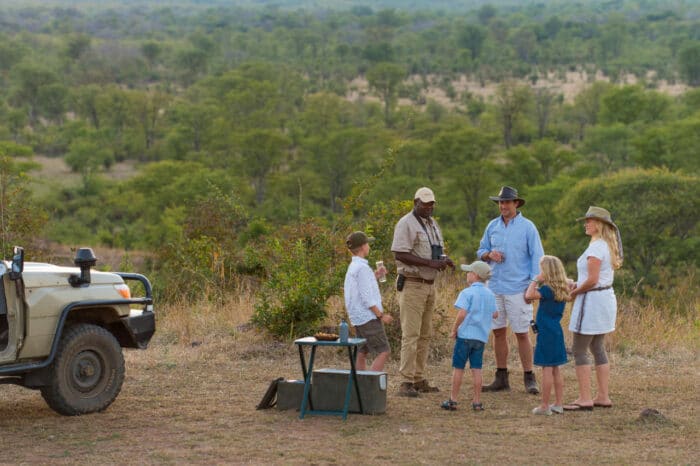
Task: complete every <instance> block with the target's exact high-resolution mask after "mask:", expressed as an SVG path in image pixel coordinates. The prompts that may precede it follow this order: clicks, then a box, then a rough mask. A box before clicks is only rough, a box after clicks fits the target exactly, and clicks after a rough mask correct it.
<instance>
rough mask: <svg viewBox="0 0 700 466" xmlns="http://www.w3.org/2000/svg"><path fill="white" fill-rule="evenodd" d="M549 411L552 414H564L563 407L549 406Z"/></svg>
mask: <svg viewBox="0 0 700 466" xmlns="http://www.w3.org/2000/svg"><path fill="white" fill-rule="evenodd" d="M549 410H550V411H552V412H553V413H554V414H564V407H563V406H561V405H549Z"/></svg>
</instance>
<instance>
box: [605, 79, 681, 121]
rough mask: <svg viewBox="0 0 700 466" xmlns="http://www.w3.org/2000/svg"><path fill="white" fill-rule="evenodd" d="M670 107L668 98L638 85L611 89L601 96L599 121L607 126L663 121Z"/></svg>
mask: <svg viewBox="0 0 700 466" xmlns="http://www.w3.org/2000/svg"><path fill="white" fill-rule="evenodd" d="M670 105H671V101H670V99H669V98H668V97H666V96H663V95H661V94H659V93H658V92H654V91H646V90H644V88H642V87H641V86H639V85H634V86H622V87H613V88H611V89H609V90H608V91H607V92H606V93H605V94H604V95H603V96H602V100H601V107H600V119H601V121H602V122H604V123H608V124H609V123H623V124H627V125H629V124H631V123H634V122H636V121H642V122H651V121H656V120H660V119H663V117H664V115H665V113H666V111H667V110H668V108H669V107H670Z"/></svg>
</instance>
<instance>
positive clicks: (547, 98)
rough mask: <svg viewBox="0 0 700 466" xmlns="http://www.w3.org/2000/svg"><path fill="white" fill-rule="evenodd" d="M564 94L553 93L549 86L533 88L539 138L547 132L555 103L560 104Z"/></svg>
mask: <svg viewBox="0 0 700 466" xmlns="http://www.w3.org/2000/svg"><path fill="white" fill-rule="evenodd" d="M563 101H564V96H563V95H561V94H554V93H553V92H552V91H551V90H550V89H549V88H546V87H538V88H537V89H535V115H536V116H537V134H538V136H539V137H540V139H541V138H543V137H545V135H546V133H547V125H548V124H549V118H550V116H551V114H552V110H553V108H554V106H555V105H561V104H562V102H563Z"/></svg>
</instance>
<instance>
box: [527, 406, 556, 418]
mask: <svg viewBox="0 0 700 466" xmlns="http://www.w3.org/2000/svg"><path fill="white" fill-rule="evenodd" d="M532 414H539V415H542V416H551V415H552V410H551V409H549V408H543V407H542V406H537V407H536V408H535V409H533V410H532Z"/></svg>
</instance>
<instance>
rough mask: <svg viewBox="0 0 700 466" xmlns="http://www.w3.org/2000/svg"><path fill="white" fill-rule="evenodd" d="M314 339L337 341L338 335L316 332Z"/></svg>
mask: <svg viewBox="0 0 700 466" xmlns="http://www.w3.org/2000/svg"><path fill="white" fill-rule="evenodd" d="M314 338H316V339H317V340H319V341H335V340H337V339H338V334H337V333H323V332H318V333H317V334H316V335H314Z"/></svg>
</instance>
